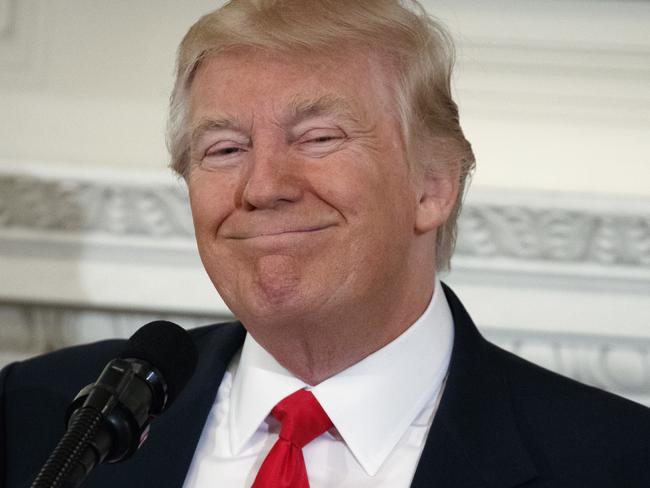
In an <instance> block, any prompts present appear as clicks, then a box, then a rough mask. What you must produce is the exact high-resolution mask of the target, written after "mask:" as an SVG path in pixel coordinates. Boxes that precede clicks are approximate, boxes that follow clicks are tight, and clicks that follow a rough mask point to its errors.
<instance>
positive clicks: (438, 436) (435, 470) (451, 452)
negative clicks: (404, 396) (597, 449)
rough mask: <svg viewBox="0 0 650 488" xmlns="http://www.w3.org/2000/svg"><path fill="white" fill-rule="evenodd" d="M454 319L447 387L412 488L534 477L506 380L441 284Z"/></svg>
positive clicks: (504, 483) (504, 487)
mask: <svg viewBox="0 0 650 488" xmlns="http://www.w3.org/2000/svg"><path fill="white" fill-rule="evenodd" d="M443 288H444V290H445V294H446V296H447V300H448V302H449V306H450V308H451V311H452V315H453V317H454V333H455V336H454V346H453V352H452V358H451V363H450V366H449V375H448V378H447V383H446V386H445V391H444V394H443V397H442V399H441V402H440V406H439V408H438V412H437V413H436V416H435V418H434V421H433V424H432V426H431V430H430V432H429V435H428V437H427V441H426V444H425V447H424V450H423V452H422V456H421V458H420V463H419V464H418V468H417V470H416V473H415V477H414V479H413V484H412V485H411V486H412V487H413V488H424V487H431V486H435V487H436V488H452V487H453V488H469V487H480V486H484V487H489V486H495V487H497V486H498V487H499V488H508V487H512V486H515V485H517V484H520V483H523V482H524V481H527V480H530V479H532V478H534V477H535V476H536V474H537V473H536V470H535V467H534V465H533V463H532V461H531V459H530V457H529V455H528V453H527V451H526V449H525V447H524V445H523V443H522V441H521V439H520V436H519V433H518V429H517V425H516V421H515V418H514V414H513V411H512V406H511V402H510V392H509V389H508V385H507V381H506V378H505V377H504V375H503V373H502V372H501V371H500V370H499V367H498V361H495V357H494V356H495V354H498V353H497V352H496V348H495V346H493V345H491V344H490V343H488V342H487V341H485V340H484V339H483V338H482V337H481V336H480V334H479V332H478V330H477V329H476V327H475V326H474V324H473V323H472V320H471V318H470V317H469V315H468V314H467V312H466V311H465V309H464V307H463V306H462V304H461V303H460V301H459V300H458V298H457V297H456V296H455V295H454V294H453V292H452V291H451V290H450V289H449V288H447V287H446V286H445V285H443Z"/></svg>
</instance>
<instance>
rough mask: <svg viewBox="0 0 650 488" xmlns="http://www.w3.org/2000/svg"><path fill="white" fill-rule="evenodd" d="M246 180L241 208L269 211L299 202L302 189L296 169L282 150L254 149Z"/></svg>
mask: <svg viewBox="0 0 650 488" xmlns="http://www.w3.org/2000/svg"><path fill="white" fill-rule="evenodd" d="M252 152H253V158H252V160H251V164H250V167H249V168H248V171H247V174H246V176H245V182H244V188H243V191H242V205H243V207H244V208H246V209H247V210H254V209H264V208H266V209H269V208H275V207H277V206H279V205H282V204H284V203H288V202H296V201H298V200H300V198H301V197H302V194H303V188H302V184H301V181H300V177H299V175H298V174H297V168H296V167H295V165H294V164H292V163H291V161H290V160H289V157H288V155H287V154H286V152H285V151H283V150H282V148H277V149H271V148H268V147H267V148H254V149H253V151H252Z"/></svg>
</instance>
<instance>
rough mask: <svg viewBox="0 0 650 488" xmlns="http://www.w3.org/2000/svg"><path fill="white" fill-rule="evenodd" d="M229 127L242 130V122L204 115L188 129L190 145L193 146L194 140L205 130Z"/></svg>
mask: <svg viewBox="0 0 650 488" xmlns="http://www.w3.org/2000/svg"><path fill="white" fill-rule="evenodd" d="M225 129H231V130H236V131H242V130H243V124H241V123H240V122H238V121H237V120H235V119H234V118H229V117H218V118H209V117H204V118H201V119H200V120H199V122H198V123H197V124H196V125H195V126H194V127H193V128H192V130H191V131H190V146H194V145H195V144H196V142H197V141H198V140H199V139H200V138H201V137H203V135H205V134H206V133H207V132H211V131H217V130H225Z"/></svg>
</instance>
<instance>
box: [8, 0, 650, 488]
mask: <svg viewBox="0 0 650 488" xmlns="http://www.w3.org/2000/svg"><path fill="white" fill-rule="evenodd" d="M402 4H404V5H402ZM451 66H452V49H451V45H450V43H449V41H448V38H447V35H446V34H445V33H444V31H443V30H442V29H441V28H440V26H438V24H436V23H435V22H434V21H432V20H431V19H429V18H428V17H427V16H426V15H425V14H424V12H423V10H422V9H421V8H420V7H419V6H418V5H417V4H416V3H414V2H398V1H391V0H374V1H371V0H359V1H355V2H350V1H343V0H338V1H336V0H331V1H325V0H320V1H316V0H295V1H283V2H279V1H260V0H240V1H233V2H231V3H229V4H228V5H226V6H225V7H223V8H222V9H220V10H218V11H216V12H214V13H212V14H209V15H207V16H206V17H204V18H202V19H201V20H199V21H198V22H197V23H196V24H195V25H194V26H193V27H192V28H191V29H190V31H189V32H188V34H187V35H186V37H185V39H184V40H183V43H182V44H181V47H180V50H179V58H178V71H177V81H176V86H175V88H174V92H173V94H172V101H171V117H170V129H169V141H170V149H171V153H172V162H173V167H174V169H175V170H176V171H177V172H178V173H179V174H181V175H182V176H183V177H184V178H185V180H186V181H187V184H188V188H189V194H190V200H191V206H192V214H193V219H194V226H195V229H196V236H197V242H198V248H199V252H200V255H201V258H202V261H203V264H204V266H205V268H206V270H207V272H208V274H209V275H210V277H211V279H212V281H213V283H214V285H215V287H216V288H217V290H218V291H219V293H220V294H221V296H222V297H223V299H224V301H225V302H226V303H227V304H228V306H229V307H230V308H231V310H232V311H233V312H234V314H235V316H236V317H237V318H238V319H239V321H241V323H239V322H238V323H233V324H228V325H220V326H212V327H208V328H202V329H198V330H195V331H193V332H192V334H193V339H194V341H195V342H196V344H197V346H198V348H199V351H200V359H199V366H198V368H197V371H196V373H195V375H194V377H193V378H192V380H191V382H190V384H189V385H188V386H187V388H186V389H185V391H184V392H183V393H182V394H181V396H180V397H179V399H178V400H177V402H176V403H175V404H174V405H173V406H172V407H171V408H170V411H169V412H167V413H166V414H165V415H164V416H163V417H162V418H161V419H159V420H157V421H156V423H154V424H153V426H152V432H151V435H150V438H149V440H148V441H147V443H146V444H145V445H144V446H143V448H142V449H141V450H140V451H139V452H138V453H136V454H135V455H134V456H133V458H132V459H131V460H129V461H127V462H125V463H123V464H121V465H113V466H100V467H99V468H98V469H97V470H96V471H95V472H93V474H92V475H91V476H90V477H89V478H88V480H87V486H94V487H108V486H113V487H114V486H155V487H179V486H185V487H188V488H189V487H206V486H227V487H244V486H246V487H248V486H254V487H257V488H261V487H270V486H275V487H281V486H286V487H306V486H312V487H314V488H316V487H364V486H368V487H370V486H372V487H391V488H394V487H402V486H404V487H405V486H414V487H479V486H484V487H514V486H522V487H523V486H526V487H542V486H544V487H582V486H590V487H599V486H600V487H623V486H630V487H647V486H650V468H648V460H649V459H650V457H649V456H650V414H649V412H648V410H647V409H645V408H644V407H642V406H640V405H636V404H633V403H632V402H628V401H626V400H623V399H620V398H616V397H614V396H612V395H609V394H607V393H604V392H602V391H599V390H596V389H593V388H589V387H586V386H583V385H579V384H577V383H575V382H572V381H570V380H568V379H564V378H561V377H559V376H557V375H555V374H552V373H550V372H548V371H545V370H543V369H541V368H538V367H536V366H533V365H531V364H529V363H527V362H525V361H523V360H521V359H519V358H517V357H515V356H512V355H510V354H508V353H506V352H504V351H502V350H500V349H498V348H496V347H495V346H493V345H491V344H489V343H488V342H486V341H485V340H484V339H482V338H481V337H480V335H479V334H478V332H477V331H476V329H475V328H474V326H473V324H472V322H471V319H470V318H469V316H468V315H467V313H466V312H465V310H464V309H463V307H462V305H461V304H460V302H459V301H458V299H457V298H456V297H455V296H454V294H453V293H452V292H451V290H449V289H448V288H446V287H444V285H442V284H441V283H440V282H439V281H438V280H437V275H436V271H437V270H441V269H444V268H445V267H446V266H447V265H448V262H449V258H450V256H451V252H452V249H453V243H454V236H455V225H456V223H455V222H456V218H457V216H458V213H459V210H460V202H461V198H462V194H463V189H464V184H465V179H466V177H467V175H468V173H469V172H470V171H471V169H472V166H473V161H474V159H473V155H472V152H471V148H470V145H469V143H468V142H467V141H466V140H465V138H464V136H463V133H462V131H461V128H460V126H459V122H458V115H457V109H456V105H455V104H454V102H453V101H452V98H451V95H450V86H449V80H450V74H451ZM242 324H243V326H242ZM121 346H122V343H121V342H120V341H111V342H107V343H101V344H96V345H90V346H84V347H81V348H73V349H72V350H68V351H63V352H59V353H55V354H53V355H51V356H46V357H43V358H38V359H35V360H32V361H28V362H25V363H22V364H18V365H14V366H12V367H9V368H8V369H7V370H6V371H5V372H4V376H3V397H2V408H3V411H2V414H3V421H2V425H3V429H4V433H3V440H4V441H3V443H4V446H3V449H4V451H3V452H4V453H5V454H4V455H3V458H4V463H5V465H4V466H3V468H4V483H5V485H3V486H7V487H14V486H25V485H26V484H27V483H29V482H30V481H31V479H32V478H33V476H34V475H35V473H36V471H37V470H38V467H39V466H40V464H41V463H42V462H43V461H44V460H45V458H46V456H47V453H48V452H49V450H50V449H51V448H52V446H53V445H54V444H55V443H56V440H57V439H58V437H59V436H60V435H61V427H60V425H59V424H58V423H57V422H58V421H60V419H61V418H62V417H63V413H64V411H65V408H66V407H67V405H68V403H69V401H70V398H71V397H72V396H73V395H74V394H75V393H76V391H78V390H79V388H81V387H82V386H84V385H85V384H86V383H89V382H91V381H93V379H94V378H95V377H96V376H97V374H98V372H99V371H100V369H101V367H102V366H103V364H104V363H105V362H106V361H107V360H108V359H109V358H110V357H112V356H114V355H115V354H116V353H117V352H119V349H120V347H121ZM79 364H86V365H89V367H88V368H87V369H85V370H84V371H79V368H78V365H79ZM55 365H56V374H53V373H52V370H53V368H54V366H55ZM30 422H31V423H30ZM312 427H313V428H312Z"/></svg>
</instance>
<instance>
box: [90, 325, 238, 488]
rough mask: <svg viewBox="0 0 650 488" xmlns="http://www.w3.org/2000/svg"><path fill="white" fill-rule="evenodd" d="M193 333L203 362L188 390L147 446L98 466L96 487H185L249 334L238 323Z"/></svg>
mask: <svg viewBox="0 0 650 488" xmlns="http://www.w3.org/2000/svg"><path fill="white" fill-rule="evenodd" d="M191 333H192V335H193V337H194V339H195V342H196V344H197V348H198V349H199V362H198V364H197V368H196V371H195V373H194V375H193V376H192V379H191V380H190V382H189V383H188V385H187V386H186V388H185V390H184V391H183V392H182V393H181V395H180V396H179V397H178V399H177V400H176V402H175V403H174V404H173V405H172V406H171V407H170V409H169V410H168V411H167V412H165V413H164V414H163V415H162V416H161V417H160V418H159V419H156V420H154V422H153V423H152V425H151V432H150V435H149V438H148V439H147V441H146V442H145V444H144V445H143V446H142V449H140V450H139V451H138V452H137V453H135V454H134V456H133V457H132V458H131V459H130V460H128V461H126V462H125V463H124V464H123V465H121V466H120V465H100V466H98V468H97V469H96V470H95V471H94V472H93V473H92V478H93V481H94V483H96V484H93V483H89V485H90V486H97V487H98V488H99V487H107V488H108V487H115V486H155V487H156V488H179V487H181V486H183V483H184V481H185V476H186V475H187V471H188V469H189V466H190V463H191V462H192V458H193V456H194V451H195V449H196V445H197V443H198V441H199V438H200V436H201V432H202V431H203V426H204V424H205V420H206V418H207V416H208V414H209V412H210V409H211V407H212V404H213V402H214V399H215V396H216V394H217V390H218V388H219V384H220V383H221V380H222V378H223V375H224V373H225V371H226V368H227V367H228V363H229V362H230V360H231V359H232V357H233V355H234V354H235V353H236V352H237V351H238V350H239V349H240V348H241V345H242V344H243V341H244V336H245V331H244V328H243V327H242V326H241V324H238V323H233V324H223V325H217V326H214V327H209V328H205V329H203V330H201V329H199V330H197V331H191ZM197 336H198V337H197ZM128 465H130V466H128Z"/></svg>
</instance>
